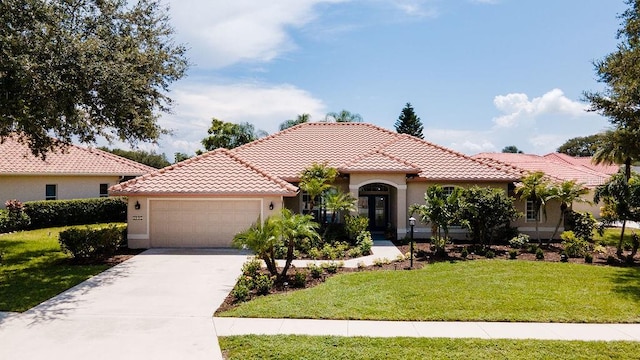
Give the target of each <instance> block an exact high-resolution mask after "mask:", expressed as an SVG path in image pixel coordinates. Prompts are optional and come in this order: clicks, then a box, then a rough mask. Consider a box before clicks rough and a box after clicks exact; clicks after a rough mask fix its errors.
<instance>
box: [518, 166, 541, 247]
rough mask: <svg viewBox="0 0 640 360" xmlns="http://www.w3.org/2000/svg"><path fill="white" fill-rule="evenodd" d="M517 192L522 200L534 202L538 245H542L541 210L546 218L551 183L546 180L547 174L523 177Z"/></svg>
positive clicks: (534, 173) (538, 173) (535, 173)
mask: <svg viewBox="0 0 640 360" xmlns="http://www.w3.org/2000/svg"><path fill="white" fill-rule="evenodd" d="M515 192H516V194H518V195H520V198H521V199H523V200H525V201H526V200H530V201H533V211H534V212H535V222H536V224H535V226H536V237H537V238H538V245H542V240H541V239H540V231H539V229H538V222H540V210H542V211H543V212H544V214H545V217H546V209H545V205H546V198H547V196H548V195H549V181H548V180H547V179H546V178H545V174H544V173H543V172H542V171H536V172H533V173H531V174H529V175H527V176H525V177H523V178H522V180H521V182H519V183H517V184H516V189H515Z"/></svg>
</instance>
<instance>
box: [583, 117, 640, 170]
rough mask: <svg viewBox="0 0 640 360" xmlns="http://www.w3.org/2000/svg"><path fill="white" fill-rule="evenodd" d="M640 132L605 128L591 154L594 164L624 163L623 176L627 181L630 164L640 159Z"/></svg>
mask: <svg viewBox="0 0 640 360" xmlns="http://www.w3.org/2000/svg"><path fill="white" fill-rule="evenodd" d="M638 143H640V133H639V131H638V130H631V129H627V128H622V127H621V128H618V129H616V130H607V131H606V132H604V133H602V134H601V137H600V140H599V141H598V148H597V150H596V152H595V154H594V155H593V159H592V161H593V163H594V164H596V165H597V164H607V165H611V164H619V165H621V164H622V165H624V177H625V179H626V180H627V181H629V179H630V178H631V165H632V164H633V162H634V161H636V160H639V159H640V154H639V152H640V149H638Z"/></svg>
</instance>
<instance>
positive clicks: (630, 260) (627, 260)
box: [624, 255, 634, 265]
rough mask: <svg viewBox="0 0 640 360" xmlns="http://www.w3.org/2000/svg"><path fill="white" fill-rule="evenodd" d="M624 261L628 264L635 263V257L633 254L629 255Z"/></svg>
mask: <svg viewBox="0 0 640 360" xmlns="http://www.w3.org/2000/svg"><path fill="white" fill-rule="evenodd" d="M624 262H625V264H627V265H633V262H634V259H633V255H627V256H625V258H624Z"/></svg>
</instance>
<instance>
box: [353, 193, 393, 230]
mask: <svg viewBox="0 0 640 360" xmlns="http://www.w3.org/2000/svg"><path fill="white" fill-rule="evenodd" d="M358 210H359V213H360V215H361V216H365V217H368V218H369V230H371V231H384V230H386V229H387V222H388V221H387V219H388V214H389V195H361V196H360V197H359V199H358Z"/></svg>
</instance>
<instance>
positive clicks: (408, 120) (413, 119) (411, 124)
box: [395, 103, 424, 139]
mask: <svg viewBox="0 0 640 360" xmlns="http://www.w3.org/2000/svg"><path fill="white" fill-rule="evenodd" d="M395 127H396V131H397V132H398V134H409V135H411V136H415V137H417V138H420V139H424V134H423V133H422V132H423V131H424V129H423V128H422V122H421V121H420V118H419V117H418V116H417V115H416V113H415V112H414V111H413V107H411V103H407V104H406V105H405V106H404V108H403V109H402V112H401V113H400V116H399V117H398V120H396V124H395Z"/></svg>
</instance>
